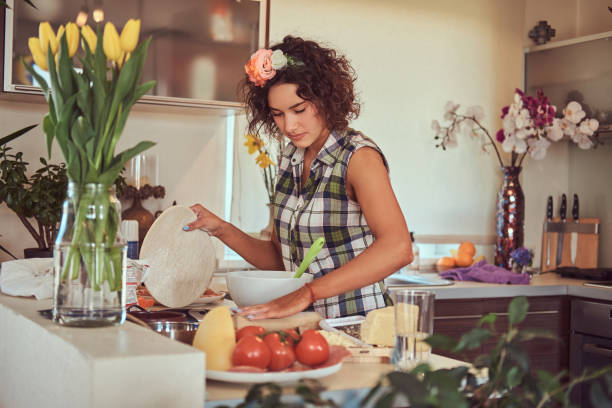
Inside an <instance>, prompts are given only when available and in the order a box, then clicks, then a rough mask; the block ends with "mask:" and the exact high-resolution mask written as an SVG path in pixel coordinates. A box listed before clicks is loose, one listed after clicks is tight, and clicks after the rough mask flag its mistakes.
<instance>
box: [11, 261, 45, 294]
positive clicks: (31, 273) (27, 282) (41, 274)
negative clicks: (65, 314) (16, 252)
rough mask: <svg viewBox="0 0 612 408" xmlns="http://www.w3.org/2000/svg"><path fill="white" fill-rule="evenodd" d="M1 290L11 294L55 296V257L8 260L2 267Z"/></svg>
mask: <svg viewBox="0 0 612 408" xmlns="http://www.w3.org/2000/svg"><path fill="white" fill-rule="evenodd" d="M0 290H1V291H2V292H4V293H6V294H7V295H11V296H34V297H36V299H38V300H40V299H49V298H51V297H53V258H28V259H17V260H15V261H6V262H3V263H2V268H1V269H0Z"/></svg>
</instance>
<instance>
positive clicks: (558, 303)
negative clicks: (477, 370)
mask: <svg viewBox="0 0 612 408" xmlns="http://www.w3.org/2000/svg"><path fill="white" fill-rule="evenodd" d="M511 300H512V298H510V297H507V298H481V299H441V300H436V303H435V312H434V332H435V333H438V334H445V335H447V336H449V337H452V338H456V339H458V338H459V337H461V335H462V334H463V333H466V332H468V331H469V330H471V329H472V328H474V327H476V323H477V322H478V320H480V318H481V317H483V316H485V315H486V314H487V313H497V320H496V322H495V330H497V331H498V332H505V331H506V330H507V328H508V313H507V312H508V304H509V303H510V301H511ZM528 301H529V310H528V313H527V317H526V318H525V320H524V321H523V322H522V323H521V324H520V326H519V327H522V328H537V329H543V330H548V331H550V332H552V333H553V334H555V335H557V336H558V337H559V339H560V340H561V341H555V340H551V339H535V340H532V341H529V342H526V343H524V347H525V349H526V350H527V353H528V354H529V357H530V360H531V364H532V368H533V369H534V370H541V369H544V370H548V371H551V372H559V371H560V370H562V369H567V368H568V347H569V298H568V296H539V297H529V298H528ZM495 344H496V340H495V339H491V340H488V341H486V342H485V343H484V344H483V345H482V346H481V347H479V348H477V349H475V350H469V351H468V352H467V361H473V359H474V358H475V357H476V356H478V355H480V354H486V353H489V352H490V351H491V350H492V349H493V348H494V347H495ZM433 352H434V353H436V354H441V355H444V356H448V357H452V358H457V359H464V360H465V357H463V356H461V355H456V354H452V353H448V352H444V351H442V350H436V349H434V350H433Z"/></svg>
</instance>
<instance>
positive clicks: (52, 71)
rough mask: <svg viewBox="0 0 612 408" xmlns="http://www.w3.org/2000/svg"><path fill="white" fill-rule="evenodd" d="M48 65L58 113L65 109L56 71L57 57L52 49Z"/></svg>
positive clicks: (48, 54)
mask: <svg viewBox="0 0 612 408" xmlns="http://www.w3.org/2000/svg"><path fill="white" fill-rule="evenodd" d="M47 64H48V65H49V66H48V68H49V78H51V88H52V92H51V100H52V101H53V103H54V105H55V109H56V112H57V113H60V112H61V111H62V108H63V107H64V97H63V95H62V90H61V88H60V85H59V81H58V78H57V71H56V69H55V57H54V56H53V53H52V52H51V47H49V48H48V50H47Z"/></svg>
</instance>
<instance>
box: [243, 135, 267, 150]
mask: <svg viewBox="0 0 612 408" xmlns="http://www.w3.org/2000/svg"><path fill="white" fill-rule="evenodd" d="M246 138H247V141H246V142H244V145H245V146H246V147H247V148H248V149H249V154H253V153H255V152H257V151H259V149H261V148H262V147H263V141H262V140H261V139H260V138H259V137H258V136H257V135H251V134H247V135H246Z"/></svg>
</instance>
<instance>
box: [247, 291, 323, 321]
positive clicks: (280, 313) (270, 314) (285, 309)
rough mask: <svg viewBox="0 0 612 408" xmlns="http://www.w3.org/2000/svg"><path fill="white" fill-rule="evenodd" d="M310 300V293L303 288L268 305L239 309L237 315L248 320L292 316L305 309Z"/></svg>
mask: <svg viewBox="0 0 612 408" xmlns="http://www.w3.org/2000/svg"><path fill="white" fill-rule="evenodd" d="M310 300H311V298H310V291H309V290H308V288H306V287H305V286H304V287H302V288H300V289H298V290H296V291H294V292H291V293H289V294H287V295H285V296H282V297H279V298H278V299H274V300H272V301H270V302H268V303H263V304H261V305H253V306H245V307H243V308H240V309H239V312H238V314H239V315H242V316H245V317H246V318H247V319H249V320H259V319H270V318H279V317H286V316H292V315H294V314H296V313H299V312H301V311H302V310H304V309H306V308H307V307H308V306H309V305H310V303H311V301H310Z"/></svg>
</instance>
